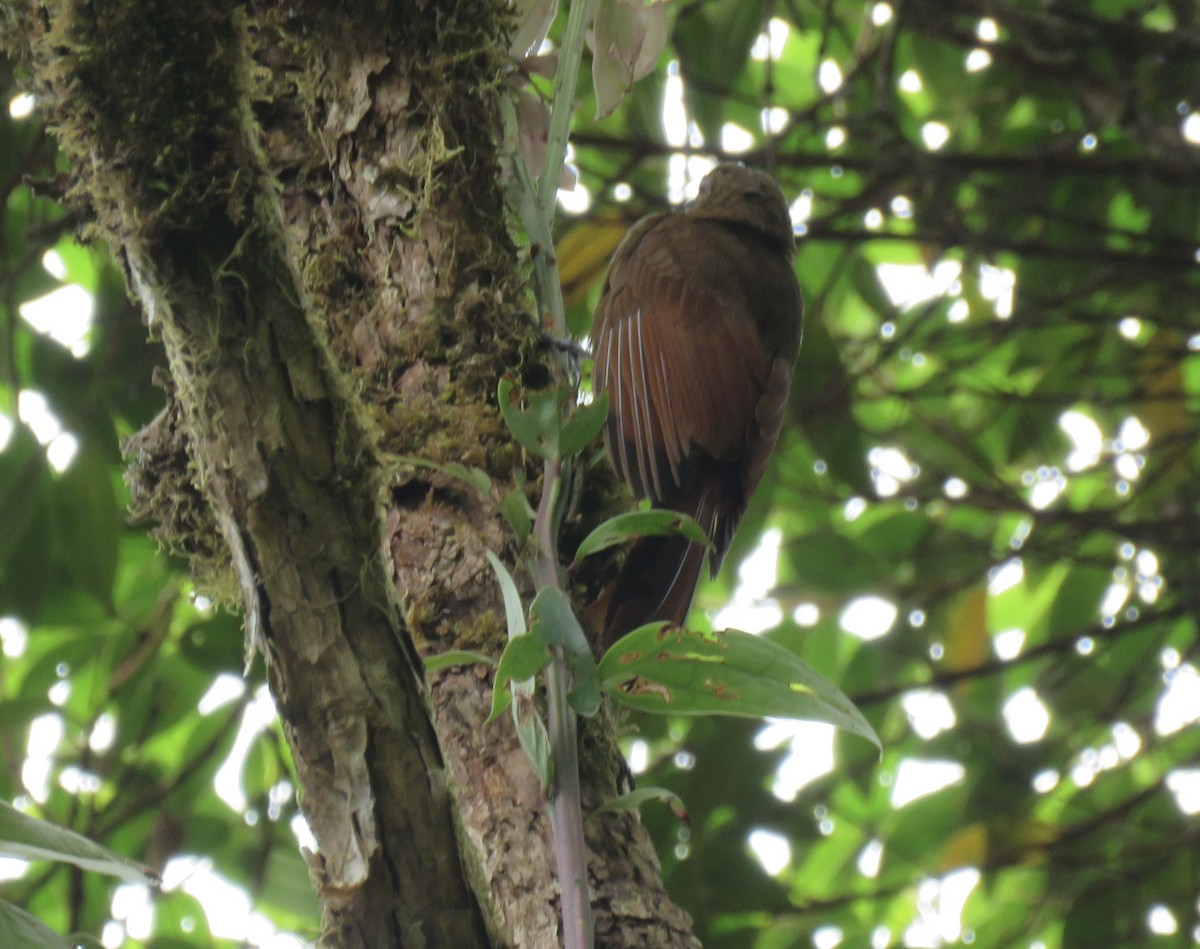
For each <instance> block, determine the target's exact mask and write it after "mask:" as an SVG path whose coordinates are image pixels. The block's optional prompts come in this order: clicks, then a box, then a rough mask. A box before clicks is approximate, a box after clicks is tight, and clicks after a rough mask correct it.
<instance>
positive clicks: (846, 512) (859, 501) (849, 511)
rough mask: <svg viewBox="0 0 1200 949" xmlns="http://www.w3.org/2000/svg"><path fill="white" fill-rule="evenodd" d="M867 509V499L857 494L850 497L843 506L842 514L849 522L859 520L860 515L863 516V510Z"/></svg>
mask: <svg viewBox="0 0 1200 949" xmlns="http://www.w3.org/2000/svg"><path fill="white" fill-rule="evenodd" d="M866 509H867V502H866V500H865V499H863V498H860V497H858V496H857V495H855V496H854V497H852V498H850V499H849V500H848V501H847V502H846V504H845V506H844V507H843V508H842V516H843V517H845V518H846V523H847V524H849V523H850V522H851V521H856V520H858V519H859V517H861V516H862V513H863V511H865V510H866Z"/></svg>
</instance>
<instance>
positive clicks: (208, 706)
mask: <svg viewBox="0 0 1200 949" xmlns="http://www.w3.org/2000/svg"><path fill="white" fill-rule="evenodd" d="M245 694H246V680H245V679H243V678H242V677H241V676H235V675H234V674H233V673H231V672H222V673H221V674H220V675H219V676H217V677H216V678H215V679H213V683H212V685H210V686H209V687H208V691H207V692H205V693H204V695H202V696H201V697H200V702H199V704H198V705H197V706H196V711H198V712H199V713H200V714H201V715H211V714H212V713H213V712H215V711H216V710H217V709H219V708H220V707H221V706H222V705H227V704H229V703H230V702H232V701H233V700H234V699H240V698H241V697H242V696H243V695H245Z"/></svg>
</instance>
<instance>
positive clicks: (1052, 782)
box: [1030, 768, 1059, 794]
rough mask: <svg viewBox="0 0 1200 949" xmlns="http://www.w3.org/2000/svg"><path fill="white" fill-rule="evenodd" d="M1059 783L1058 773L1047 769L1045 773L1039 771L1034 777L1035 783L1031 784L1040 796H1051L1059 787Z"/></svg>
mask: <svg viewBox="0 0 1200 949" xmlns="http://www.w3.org/2000/svg"><path fill="white" fill-rule="evenodd" d="M1058 782H1059V774H1058V772H1057V771H1055V770H1054V769H1053V768H1047V769H1046V770H1045V771H1039V772H1038V773H1037V774H1035V775H1034V776H1033V781H1031V782H1030V783H1031V784H1032V785H1033V789H1034V790H1035V791H1037V792H1038V794H1049V793H1050V792H1051V791H1053V790H1054V789H1055V788H1056V787H1058Z"/></svg>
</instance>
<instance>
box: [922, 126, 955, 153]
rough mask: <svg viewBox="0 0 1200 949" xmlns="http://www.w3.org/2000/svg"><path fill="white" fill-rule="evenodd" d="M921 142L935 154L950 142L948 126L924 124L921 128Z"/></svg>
mask: <svg viewBox="0 0 1200 949" xmlns="http://www.w3.org/2000/svg"><path fill="white" fill-rule="evenodd" d="M921 141H923V142H924V143H925V147H926V148H927V149H929V150H930V151H931V152H936V151H937V150H938V149H939V148H941V147H942V146H943V145H945V144H946V143H947V142H948V141H950V126H948V125H946V123H945V122H926V123H925V124H924V125H922V126H921Z"/></svg>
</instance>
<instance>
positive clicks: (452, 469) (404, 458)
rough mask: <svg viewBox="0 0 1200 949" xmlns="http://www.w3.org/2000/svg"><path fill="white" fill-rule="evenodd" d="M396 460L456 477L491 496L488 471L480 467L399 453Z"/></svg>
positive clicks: (481, 492)
mask: <svg viewBox="0 0 1200 949" xmlns="http://www.w3.org/2000/svg"><path fill="white" fill-rule="evenodd" d="M396 460H397V461H398V462H400V464H403V465H415V466H416V467H418V468H430V469H432V470H434V471H440V472H441V473H442V474H444V475H448V476H450V477H451V478H457V479H458V480H459V481H463V482H465V483H467V484H469V485H470V486H471V487H472V488H474V489H475V490H476V491H478V492H479V493H480V494H482V495H483V496H484V497H490V496H491V493H492V479H491V478H490V477H488V473H487V472H486V471H484V470H483V469H482V468H476V467H470V468H468V467H467V466H466V465H460V464H459V463H458V462H456V461H453V462H450V463H449V464H445V465H442V464H438V463H437V462H436V461H430V460H429V459H428V458H414V457H413V456H412V455H400V456H399V457H398V458H397V459H396Z"/></svg>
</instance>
